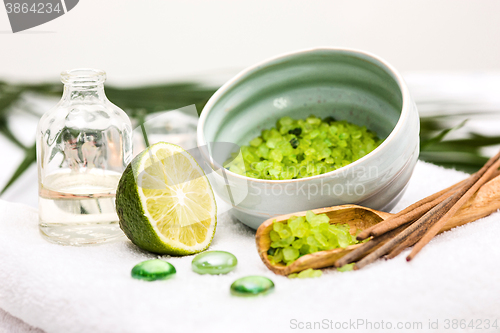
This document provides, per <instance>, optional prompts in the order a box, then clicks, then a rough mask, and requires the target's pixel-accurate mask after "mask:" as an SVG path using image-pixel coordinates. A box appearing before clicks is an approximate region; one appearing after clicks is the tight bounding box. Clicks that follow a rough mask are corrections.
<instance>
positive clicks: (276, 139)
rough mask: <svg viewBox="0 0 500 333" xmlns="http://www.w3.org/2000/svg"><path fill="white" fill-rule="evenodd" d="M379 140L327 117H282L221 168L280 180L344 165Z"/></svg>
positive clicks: (377, 143)
mask: <svg viewBox="0 0 500 333" xmlns="http://www.w3.org/2000/svg"><path fill="white" fill-rule="evenodd" d="M381 142H382V140H380V139H379V138H378V137H377V136H376V134H375V133H373V132H371V131H369V130H367V129H366V127H364V126H363V127H361V126H357V125H354V124H351V123H349V122H347V121H336V120H335V119H333V118H331V117H328V118H325V119H320V118H318V117H315V116H309V117H308V118H306V119H299V120H295V119H292V118H290V117H283V118H281V119H279V120H278V121H277V123H276V127H273V128H271V129H266V130H263V131H262V133H261V135H260V136H258V137H256V138H254V139H252V140H251V141H250V143H249V145H247V146H242V147H241V149H240V151H239V152H236V153H233V154H232V156H231V158H230V159H228V160H227V161H226V162H225V164H224V167H225V168H226V169H228V170H230V171H232V172H235V173H237V174H240V175H244V176H247V177H251V178H258V179H268V180H283V179H298V178H305V177H311V176H316V175H320V174H323V173H326V172H330V171H333V170H336V169H339V168H341V167H344V166H346V165H348V164H350V163H352V162H354V161H356V160H358V159H360V158H361V157H363V156H365V155H367V154H368V153H370V152H371V151H372V150H374V149H375V148H377V147H378V146H379V145H380V143H381Z"/></svg>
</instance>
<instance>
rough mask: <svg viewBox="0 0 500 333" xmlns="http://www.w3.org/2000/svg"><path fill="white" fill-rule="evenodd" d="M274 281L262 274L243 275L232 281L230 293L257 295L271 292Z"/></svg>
mask: <svg viewBox="0 0 500 333" xmlns="http://www.w3.org/2000/svg"><path fill="white" fill-rule="evenodd" d="M273 289H274V283H273V281H271V280H270V279H268V278H266V277H263V276H245V277H242V278H240V279H238V280H236V281H234V282H233V284H232V285H231V294H233V295H235V296H244V297H245V296H257V295H263V294H267V293H269V292H271V291H272V290H273Z"/></svg>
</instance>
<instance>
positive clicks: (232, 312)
mask: <svg viewBox="0 0 500 333" xmlns="http://www.w3.org/2000/svg"><path fill="white" fill-rule="evenodd" d="M465 177H466V175H465V174H463V173H460V172H457V171H453V170H446V169H443V168H440V167H437V166H434V165H431V164H426V163H423V162H419V163H418V164H417V167H416V169H415V173H414V176H413V177H412V179H411V182H410V186H409V187H408V190H407V192H406V193H405V195H404V197H403V199H402V200H401V202H400V203H399V204H398V207H396V210H399V209H401V208H403V207H405V206H407V205H409V204H411V203H412V202H415V201H416V200H418V199H420V198H423V197H425V196H427V195H429V194H431V193H433V192H435V191H437V190H441V189H443V188H444V187H446V186H449V185H451V184H453V183H455V182H457V181H459V180H461V179H463V178H465ZM499 219H500V215H499V214H498V213H495V214H493V215H491V216H489V217H487V218H484V219H482V220H480V221H477V222H474V223H470V224H467V225H465V226H462V227H459V228H456V229H454V230H452V231H450V232H446V233H445V234H442V235H439V236H437V237H436V238H435V239H434V240H433V241H431V243H430V244H429V245H428V246H426V247H425V248H424V249H423V250H422V251H421V253H420V254H419V255H418V256H417V257H416V258H415V260H414V261H412V262H410V263H407V262H406V261H405V259H404V258H405V253H407V252H405V253H403V254H401V255H400V256H399V257H397V258H396V259H394V260H390V261H383V260H380V261H378V262H376V263H374V264H372V265H369V266H367V267H366V268H364V269H362V270H360V271H352V272H345V273H341V272H337V271H335V270H333V269H329V270H325V271H324V274H323V276H322V277H321V278H317V279H304V280H300V279H293V280H292V279H287V278H286V277H282V276H276V275H274V274H273V273H272V272H270V271H269V270H268V269H267V268H266V267H265V266H264V264H263V263H262V262H261V261H260V259H259V256H258V255H257V251H256V247H255V241H254V231H252V230H251V229H249V228H247V227H245V226H244V225H243V224H241V223H239V222H237V221H233V220H231V219H230V218H229V217H228V216H227V215H223V216H221V217H220V218H219V224H218V228H217V232H216V235H215V238H214V241H213V245H212V246H211V247H210V250H225V251H229V252H232V253H234V254H235V255H236V256H237V258H238V266H237V268H236V270H235V271H233V272H231V273H229V274H227V275H223V276H209V275H198V274H196V273H194V272H193V271H192V270H191V267H190V266H191V260H192V258H193V256H188V257H180V258H169V257H166V256H164V257H161V258H163V259H165V260H168V261H169V262H170V263H172V264H173V265H174V266H175V267H176V269H177V274H176V276H175V277H174V278H173V279H171V280H166V281H155V282H145V281H139V280H135V279H132V278H131V277H130V270H131V269H132V267H133V266H134V265H135V264H137V263H139V262H141V261H142V260H146V259H151V258H156V257H158V256H156V255H154V254H150V253H147V252H144V251H141V250H140V249H138V248H137V247H135V246H134V245H133V244H132V243H131V242H129V241H128V240H127V239H123V240H122V241H118V242H116V243H112V244H106V245H100V246H92V247H69V246H60V245H55V244H50V243H48V242H46V241H45V240H43V239H42V238H41V236H40V235H39V233H38V229H37V212H36V211H35V210H34V209H31V208H29V207H27V206H23V205H20V204H12V203H7V202H5V201H0V308H3V309H5V310H6V311H8V312H9V313H10V314H12V315H14V316H16V317H18V318H20V319H22V320H23V321H25V322H26V323H28V324H30V325H33V326H34V327H38V328H41V329H43V330H45V331H46V332H64V333H71V332H93V333H98V332H133V333H139V332H205V333H208V332H287V331H308V330H306V329H305V328H307V327H308V326H307V325H308V324H309V325H311V327H315V326H314V325H316V328H318V325H321V328H323V329H325V331H328V330H330V331H332V330H335V326H337V330H339V329H338V328H339V326H343V327H344V329H345V328H351V329H354V328H356V329H357V330H358V331H360V332H361V331H372V330H374V331H378V332H381V331H386V330H387V327H388V325H389V324H390V325H391V327H392V329H393V330H394V331H401V330H396V327H398V326H397V325H404V326H406V328H408V327H410V326H411V325H417V326H411V327H413V328H415V329H416V330H418V328H420V327H419V326H418V325H419V324H418V323H421V325H422V326H421V327H422V329H420V330H419V331H420V332H422V331H428V330H429V322H432V323H433V325H435V322H436V320H438V325H439V330H435V331H436V332H437V331H442V330H444V329H445V327H446V326H445V325H446V320H450V322H449V325H452V320H453V319H458V320H459V322H460V320H466V321H467V324H469V322H470V320H473V319H474V320H482V321H483V330H481V332H493V331H498V330H494V329H493V330H492V329H491V328H490V330H484V322H485V320H486V319H489V320H490V321H491V324H493V323H494V320H495V319H498V320H499V321H500V318H498V317H499V316H500V298H499V295H500V283H498V278H499V276H500V267H499V266H498V262H500V245H499V241H498V235H500V223H499V222H500V221H498V220H499ZM246 275H263V276H267V277H269V278H270V279H272V280H273V281H274V283H275V284H276V289H275V291H274V292H273V293H271V294H268V295H266V296H259V297H254V298H238V297H235V296H231V295H230V293H229V287H230V285H231V283H232V282H233V281H234V280H236V279H237V278H239V277H243V276H246ZM382 321H383V324H382V323H381V322H382ZM362 323H364V324H362ZM474 323H478V322H477V321H476V322H474ZM357 324H359V325H357ZM497 324H498V325H500V322H497ZM346 325H347V326H346ZM353 325H357V326H353ZM370 325H371V326H370ZM380 325H385V326H383V327H385V328H386V329H380ZM300 327H304V329H303V330H300ZM377 327H379V329H376V328H377ZM434 327H435V326H434ZM330 328H332V329H330ZM412 330H413V329H407V330H405V332H406V331H408V332H410V331H412ZM339 331H340V330H339Z"/></svg>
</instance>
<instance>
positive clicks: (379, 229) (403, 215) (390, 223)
mask: <svg viewBox="0 0 500 333" xmlns="http://www.w3.org/2000/svg"><path fill="white" fill-rule="evenodd" d="M467 179H468V178H467ZM467 179H464V180H462V181H461V182H458V183H456V184H454V185H451V186H450V187H448V188H445V189H444V190H442V191H439V192H437V193H434V194H432V195H430V196H428V197H426V198H424V199H422V200H419V201H417V202H416V203H414V204H413V205H410V206H408V207H407V208H405V209H403V210H402V211H400V212H399V213H397V214H394V215H393V216H391V217H390V218H388V219H387V220H385V221H383V222H381V223H379V224H376V225H374V226H372V227H370V228H368V229H365V230H363V231H362V232H360V233H359V235H358V236H357V237H356V238H357V239H358V240H363V239H366V238H368V237H370V236H380V235H381V234H383V233H385V232H387V231H389V230H392V229H394V228H397V227H399V226H400V225H403V224H405V223H407V222H410V221H414V220H416V219H417V218H419V217H420V216H422V215H423V214H425V212H426V211H427V210H429V209H431V208H432V207H434V206H436V205H437V204H438V203H440V202H442V201H443V200H444V199H446V198H447V197H448V196H450V195H451V194H453V193H455V191H457V190H458V188H460V187H461V186H462V185H463V184H465V182H466V181H467ZM417 209H418V210H419V211H418V212H417V213H414V212H415V210H417ZM419 213H420V214H421V215H418V214H419ZM412 214H413V215H414V217H412Z"/></svg>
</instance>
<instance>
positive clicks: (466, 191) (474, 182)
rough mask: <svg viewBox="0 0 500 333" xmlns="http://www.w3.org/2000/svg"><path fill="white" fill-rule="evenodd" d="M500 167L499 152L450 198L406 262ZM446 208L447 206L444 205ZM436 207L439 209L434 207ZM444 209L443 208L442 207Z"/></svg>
mask: <svg viewBox="0 0 500 333" xmlns="http://www.w3.org/2000/svg"><path fill="white" fill-rule="evenodd" d="M498 167H500V152H499V153H498V154H496V155H495V156H494V157H492V158H491V159H490V160H489V161H488V162H487V163H486V164H485V165H484V166H483V167H482V168H481V170H479V171H478V172H477V173H476V174H474V176H473V177H471V179H470V180H469V181H468V182H467V184H466V185H464V186H463V187H462V188H460V190H458V191H457V192H456V193H455V194H454V195H453V196H451V197H450V198H449V199H450V203H451V202H453V205H451V207H450V208H446V213H445V214H443V216H441V217H440V218H439V219H438V220H437V221H435V222H432V226H431V227H430V229H429V230H428V231H427V232H426V233H425V235H424V236H423V237H422V239H420V240H419V241H418V243H417V244H416V245H415V246H414V247H413V250H412V251H411V253H410V255H409V256H408V257H406V260H407V261H410V260H412V259H413V258H414V257H415V256H416V255H417V254H418V253H419V252H420V250H422V248H423V247H424V246H425V245H427V243H429V242H430V240H431V239H432V238H434V236H436V235H437V233H438V232H439V230H441V228H442V227H443V226H444V225H445V224H446V222H448V220H449V219H450V218H451V217H453V215H455V213H456V212H457V211H458V210H459V209H460V207H462V206H463V205H464V204H465V203H466V202H467V200H469V199H470V198H471V197H472V196H473V195H474V193H476V192H477V190H479V188H480V187H481V186H482V185H483V184H484V183H486V182H487V181H488V180H489V178H490V177H491V176H492V175H493V174H494V173H495V171H496V170H497V169H498ZM445 206H446V207H448V206H449V205H445ZM436 207H439V205H438V206H436ZM443 207H444V206H443Z"/></svg>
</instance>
